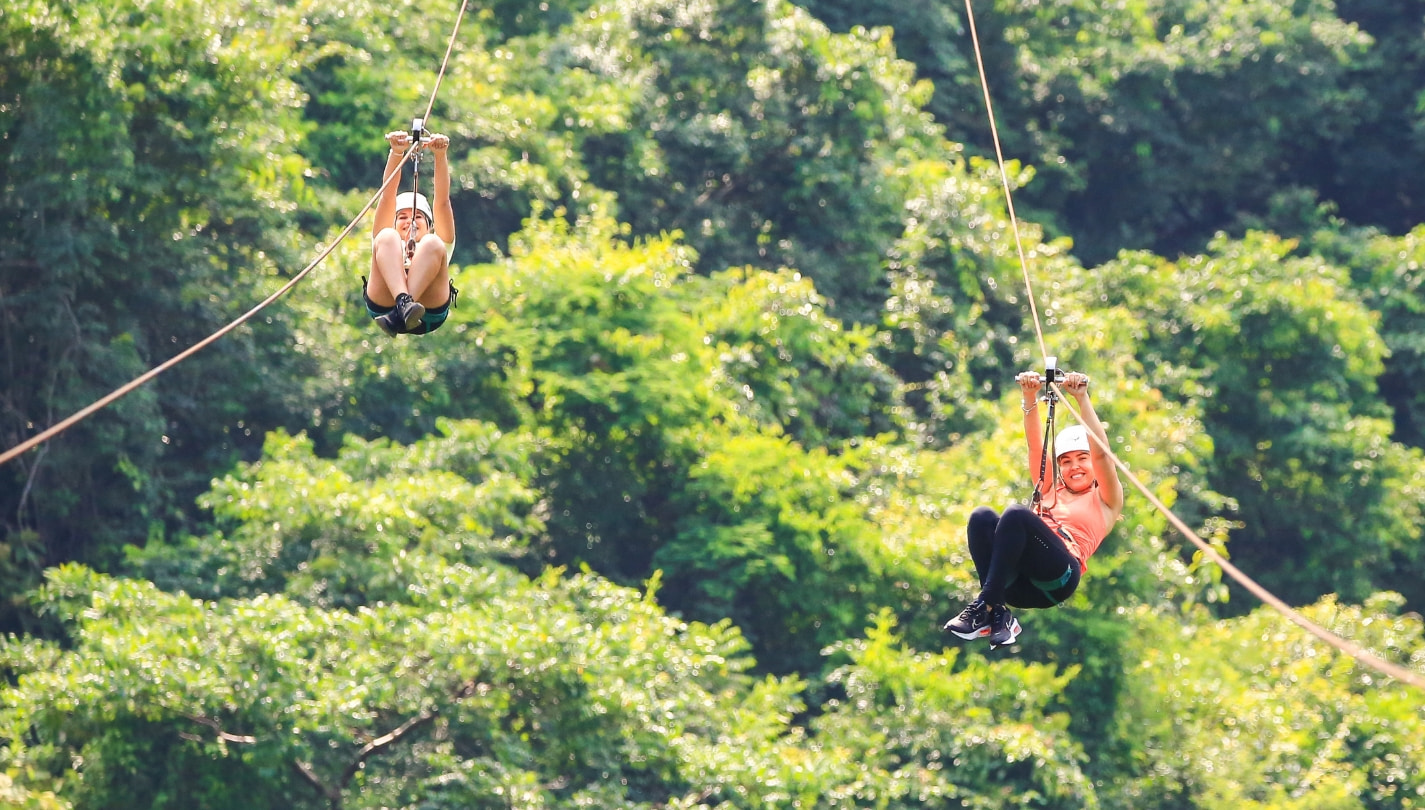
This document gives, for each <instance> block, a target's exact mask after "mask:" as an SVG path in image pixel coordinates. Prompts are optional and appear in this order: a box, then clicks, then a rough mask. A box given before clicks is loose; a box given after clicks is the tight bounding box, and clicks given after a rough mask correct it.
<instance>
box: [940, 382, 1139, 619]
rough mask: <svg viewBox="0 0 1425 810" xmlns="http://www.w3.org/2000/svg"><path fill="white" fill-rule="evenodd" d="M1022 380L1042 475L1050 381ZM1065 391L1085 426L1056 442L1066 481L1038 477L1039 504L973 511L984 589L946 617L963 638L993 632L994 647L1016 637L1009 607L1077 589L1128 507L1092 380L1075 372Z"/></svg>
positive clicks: (1047, 602)
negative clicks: (1042, 411)
mask: <svg viewBox="0 0 1425 810" xmlns="http://www.w3.org/2000/svg"><path fill="white" fill-rule="evenodd" d="M1017 379H1018V381H1019V386H1020V389H1021V390H1022V393H1023V395H1024V405H1023V408H1022V409H1023V411H1024V436H1025V439H1026V442H1027V444H1028V446H1029V470H1030V477H1031V478H1034V479H1036V480H1038V479H1040V474H1039V463H1040V458H1041V453H1042V452H1043V441H1044V440H1043V437H1042V435H1041V429H1040V427H1039V391H1040V389H1041V388H1042V387H1043V385H1044V379H1043V377H1041V376H1040V375H1039V374H1038V373H1037V372H1033V371H1026V372H1024V373H1023V374H1020V375H1019V377H1018V378H1017ZM1063 389H1064V390H1065V391H1067V392H1068V393H1069V394H1070V395H1071V396H1072V397H1073V398H1074V404H1075V406H1076V407H1077V409H1078V412H1079V414H1080V416H1081V417H1082V418H1083V424H1082V425H1074V426H1072V427H1068V428H1065V429H1064V430H1063V431H1061V432H1060V433H1059V436H1058V438H1057V439H1056V440H1055V442H1054V452H1055V463H1056V464H1058V468H1059V475H1058V478H1059V483H1058V484H1057V485H1056V484H1055V483H1054V481H1053V480H1052V477H1050V479H1049V480H1039V481H1038V485H1037V486H1038V495H1039V497H1038V498H1037V500H1038V506H1037V509H1035V508H1031V507H1028V506H1024V505H1022V504H1015V505H1013V506H1010V507H1009V508H1007V509H1005V510H1004V514H997V513H996V512H995V511H994V510H993V509H990V508H989V507H986V506H982V507H980V508H978V509H976V510H975V511H974V512H972V513H971V514H970V522H969V527H968V534H969V542H970V557H971V558H972V559H973V560H974V561H975V573H976V574H978V575H979V579H980V595H979V596H978V597H976V598H975V600H974V601H972V602H970V604H969V605H967V606H966V607H965V609H964V610H962V611H961V612H960V615H958V616H956V617H955V618H953V619H951V620H950V621H948V622H946V623H945V630H946V631H947V632H950V633H954V634H955V635H957V636H959V637H960V638H964V639H974V638H988V639H989V641H990V644H991V645H992V646H999V645H1001V644H1011V643H1013V642H1014V640H1015V639H1016V638H1018V637H1019V631H1020V625H1019V621H1018V620H1017V619H1015V618H1014V616H1013V615H1011V614H1010V612H1009V606H1010V605H1013V606H1014V607H1019V608H1044V607H1053V606H1054V605H1057V604H1059V603H1060V602H1063V601H1064V600H1065V599H1068V598H1069V597H1070V596H1071V595H1073V593H1074V591H1075V590H1076V589H1077V588H1078V587H1079V580H1080V578H1081V577H1082V576H1083V573H1084V570H1085V568H1086V567H1087V565H1088V559H1089V557H1090V556H1092V555H1093V553H1094V552H1095V551H1097V550H1098V547H1099V544H1100V543H1102V542H1103V538H1104V537H1106V536H1107V535H1108V532H1109V530H1110V529H1111V528H1112V527H1113V524H1114V522H1115V521H1117V520H1118V516H1119V515H1120V514H1122V512H1123V485H1122V483H1120V482H1119V480H1118V470H1117V468H1115V467H1114V465H1113V459H1112V458H1111V457H1110V456H1109V455H1108V453H1107V451H1106V450H1105V448H1106V447H1107V446H1108V435H1107V434H1106V433H1105V432H1104V429H1103V424H1102V423H1100V422H1099V420H1098V415H1097V414H1095V413H1094V409H1093V405H1092V404H1091V403H1090V402H1089V378H1088V376H1087V375H1084V374H1080V373H1078V372H1070V373H1069V374H1067V375H1065V377H1064V382H1063ZM1090 434H1092V435H1090ZM1093 437H1097V439H1098V441H1094V440H1093Z"/></svg>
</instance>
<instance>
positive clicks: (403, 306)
mask: <svg viewBox="0 0 1425 810" xmlns="http://www.w3.org/2000/svg"><path fill="white" fill-rule="evenodd" d="M395 311H396V312H398V313H400V314H399V315H397V316H396V318H397V320H399V321H400V322H401V323H403V324H404V325H405V327H406V328H405V329H403V330H401V331H403V332H410V331H412V330H414V329H415V328H416V327H417V326H420V325H421V318H424V317H425V316H426V308H425V307H424V306H423V305H422V304H421V302H420V301H417V300H415V299H414V298H412V297H411V294H410V293H401V294H399V295H397V296H396V310H395Z"/></svg>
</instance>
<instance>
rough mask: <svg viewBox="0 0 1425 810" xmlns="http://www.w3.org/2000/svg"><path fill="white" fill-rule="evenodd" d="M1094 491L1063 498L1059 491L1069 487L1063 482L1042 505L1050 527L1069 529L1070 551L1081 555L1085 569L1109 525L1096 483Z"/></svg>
mask: <svg viewBox="0 0 1425 810" xmlns="http://www.w3.org/2000/svg"><path fill="white" fill-rule="evenodd" d="M1093 486H1094V489H1093V493H1092V494H1091V495H1084V496H1082V497H1078V498H1075V499H1073V500H1072V501H1064V500H1062V499H1060V498H1059V495H1060V494H1061V493H1063V492H1065V491H1066V489H1067V488H1066V487H1065V486H1064V485H1063V484H1060V485H1059V486H1058V488H1057V489H1055V491H1054V495H1053V496H1052V498H1051V499H1050V500H1049V503H1048V506H1040V507H1039V516H1040V517H1041V518H1043V519H1044V522H1045V523H1047V524H1049V528H1051V529H1063V530H1064V531H1067V532H1068V533H1069V537H1068V538H1067V539H1066V543H1065V545H1067V546H1068V547H1069V553H1070V554H1073V555H1074V556H1075V557H1077V558H1078V560H1079V564H1080V567H1081V569H1082V572H1087V571H1088V570H1089V557H1092V556H1093V553H1094V552H1095V551H1098V547H1099V545H1100V544H1101V543H1103V538H1105V537H1107V536H1108V530H1109V525H1108V523H1107V522H1106V521H1104V519H1103V500H1102V499H1101V498H1100V497H1099V494H1098V484H1097V483H1095V484H1094V485H1093Z"/></svg>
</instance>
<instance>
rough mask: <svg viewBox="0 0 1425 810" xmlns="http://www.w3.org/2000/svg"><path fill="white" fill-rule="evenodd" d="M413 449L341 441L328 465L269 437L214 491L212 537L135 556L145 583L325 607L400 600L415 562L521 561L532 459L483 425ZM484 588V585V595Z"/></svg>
mask: <svg viewBox="0 0 1425 810" xmlns="http://www.w3.org/2000/svg"><path fill="white" fill-rule="evenodd" d="M442 427H443V428H444V435H443V436H441V437H438V438H431V439H427V440H425V441H423V442H420V443H418V444H415V445H412V446H409V447H399V446H393V445H392V444H391V443H390V442H388V441H385V440H379V441H375V442H369V443H368V442H363V441H361V440H359V439H355V438H350V439H348V441H347V444H346V446H345V447H343V448H342V451H341V453H340V454H339V455H338V457H337V458H336V459H334V460H324V459H318V458H317V457H316V456H315V455H314V454H313V452H312V444H311V442H310V441H307V440H305V439H303V438H292V437H289V436H287V435H285V434H281V433H275V434H272V435H270V436H269V437H268V441H267V445H266V448H265V451H264V457H263V459H262V461H260V462H258V463H256V464H252V465H244V466H243V468H242V469H240V470H239V472H238V473H237V474H234V475H229V476H227V477H226V478H224V479H223V480H220V481H216V482H214V485H213V488H212V490H211V491H210V492H209V493H208V494H207V495H205V496H204V497H203V498H202V500H201V503H202V505H203V506H205V507H207V508H208V509H210V510H212V512H213V516H214V518H215V521H216V523H217V527H218V528H217V531H216V532H215V533H214V534H213V535H210V536H207V537H200V538H188V539H187V540H185V541H184V542H182V543H179V544H174V545H172V546H168V545H162V544H150V545H149V546H148V547H147V548H145V549H142V550H140V549H132V550H131V557H132V562H133V563H134V564H135V565H136V566H138V568H139V570H142V571H144V572H145V573H146V574H147V576H148V577H149V578H150V579H152V580H153V581H154V582H155V583H157V584H159V585H161V586H163V587H166V588H170V589H179V590H182V591H185V592H187V593H188V594H190V595H193V596H197V597H201V598H205V599H216V598H220V597H241V598H253V597H256V596H257V595H259V594H264V593H285V594H287V595H289V596H291V597H292V598H294V599H296V600H298V601H300V602H302V603H304V604H312V605H318V606H321V607H343V608H355V607H359V606H362V605H367V604H371V603H373V602H398V601H402V600H403V599H404V598H405V591H406V588H407V586H408V582H407V578H408V572H407V570H406V569H407V568H408V567H409V566H412V565H419V564H420V561H423V560H431V559H439V560H444V561H446V562H447V563H456V562H464V563H469V564H478V563H480V562H484V561H487V560H491V559H513V558H517V557H518V556H519V555H520V553H521V552H522V550H523V549H524V548H525V547H526V546H527V544H528V543H529V538H530V536H532V535H533V534H535V533H536V532H537V531H538V530H539V529H540V528H541V526H540V521H539V519H538V518H537V517H535V516H534V515H533V514H532V507H533V501H534V497H535V496H534V493H532V492H531V491H530V490H529V489H528V487H527V486H526V485H525V484H524V483H523V481H524V480H525V479H526V478H527V477H528V476H529V472H528V464H529V461H528V455H527V454H528V449H527V448H526V447H524V446H523V443H522V442H521V440H520V439H519V438H518V437H511V436H504V435H502V434H501V433H500V432H499V431H498V430H495V429H493V428H491V427H490V426H488V425H482V424H478V423H443V425H442ZM492 587H494V585H493V584H492Z"/></svg>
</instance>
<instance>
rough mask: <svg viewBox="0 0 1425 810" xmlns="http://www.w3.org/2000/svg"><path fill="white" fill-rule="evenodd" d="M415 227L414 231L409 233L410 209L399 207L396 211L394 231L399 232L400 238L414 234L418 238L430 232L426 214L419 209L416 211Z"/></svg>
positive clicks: (406, 237) (409, 237)
mask: <svg viewBox="0 0 1425 810" xmlns="http://www.w3.org/2000/svg"><path fill="white" fill-rule="evenodd" d="M415 227H416V232H415V234H414V235H413V234H412V233H411V209H409V208H401V209H399V210H397V211H396V233H399V234H400V235H401V238H402V239H411V238H412V237H413V236H414V238H415V239H418V240H419V239H420V238H421V237H423V236H425V235H426V234H428V233H430V223H429V222H427V221H426V215H425V214H423V213H421V212H420V211H417V212H416V226H415Z"/></svg>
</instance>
